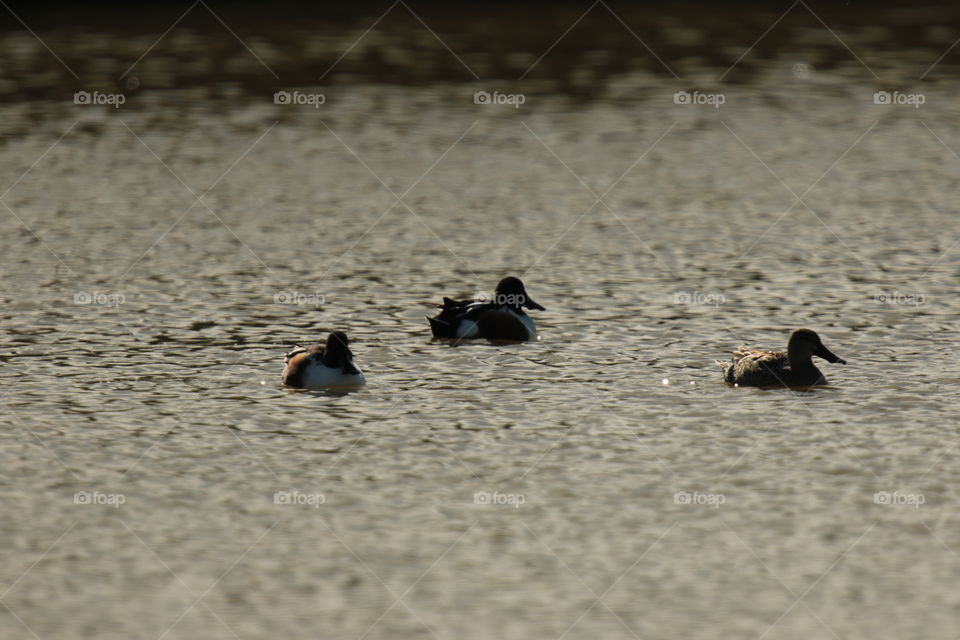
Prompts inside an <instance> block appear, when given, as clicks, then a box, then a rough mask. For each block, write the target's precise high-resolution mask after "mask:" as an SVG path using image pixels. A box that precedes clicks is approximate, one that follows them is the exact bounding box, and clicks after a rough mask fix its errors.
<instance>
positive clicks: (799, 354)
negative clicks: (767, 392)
mask: <svg viewBox="0 0 960 640" xmlns="http://www.w3.org/2000/svg"><path fill="white" fill-rule="evenodd" d="M812 356H817V357H818V358H823V359H824V360H826V361H827V362H839V363H840V364H847V361H846V360H843V359H841V358H839V357H837V356H836V355H834V354H833V352H831V351H830V350H829V349H827V348H826V347H825V346H823V342H822V341H821V340H820V336H818V335H817V334H816V332H815V331H811V330H810V329H797V330H796V331H794V332H793V333H792V334H790V341H789V342H788V343H787V351H786V353H784V352H782V351H759V350H753V349H746V348H744V347H740V348H739V349H737V350H736V351H735V352H734V354H733V359H732V360H731V361H730V362H720V361H719V360H718V361H717V364H719V365H720V367H721V368H722V369H723V379H724V380H725V381H727V382H728V383H730V384H735V385H737V386H740V387H812V386H816V385H825V384H827V379H826V378H825V377H824V375H823V374H822V373H820V370H819V369H817V367H816V366H815V365H814V364H813V360H812V359H811V358H812Z"/></svg>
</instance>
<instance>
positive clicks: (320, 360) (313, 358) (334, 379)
mask: <svg viewBox="0 0 960 640" xmlns="http://www.w3.org/2000/svg"><path fill="white" fill-rule="evenodd" d="M349 344H350V341H349V340H348V339H347V334H345V333H343V332H342V331H335V332H333V333H331V334H330V335H329V336H328V337H327V344H326V345H319V344H317V345H314V346H312V347H294V348H293V350H292V351H291V352H290V353H288V354H287V358H286V366H285V367H284V369H283V384H285V385H287V386H288V387H297V388H301V389H303V388H317V387H340V386H353V387H356V386H361V385H364V384H366V383H367V381H366V380H365V379H364V377H363V372H362V371H360V369H359V368H358V367H357V365H355V364H354V363H353V353H352V352H351V351H350V347H349V346H348V345H349Z"/></svg>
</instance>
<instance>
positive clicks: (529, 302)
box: [523, 296, 546, 311]
mask: <svg viewBox="0 0 960 640" xmlns="http://www.w3.org/2000/svg"><path fill="white" fill-rule="evenodd" d="M523 306H525V307H526V308H527V309H537V310H538V311H546V308H544V306H543V305H541V304H538V303H536V302H534V301H533V299H532V298H531V297H530V296H527V297H526V299H525V300H524V302H523Z"/></svg>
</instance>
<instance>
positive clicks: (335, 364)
mask: <svg viewBox="0 0 960 640" xmlns="http://www.w3.org/2000/svg"><path fill="white" fill-rule="evenodd" d="M349 344H350V340H349V339H348V338H347V334H346V333H344V332H343V331H334V332H333V333H331V334H330V335H329V336H328V337H327V345H326V347H325V348H324V350H323V364H324V365H325V366H327V367H330V368H334V369H340V370H341V371H343V372H344V373H356V372H357V368H356V367H355V366H354V364H353V352H352V351H350V347H349V346H348V345H349Z"/></svg>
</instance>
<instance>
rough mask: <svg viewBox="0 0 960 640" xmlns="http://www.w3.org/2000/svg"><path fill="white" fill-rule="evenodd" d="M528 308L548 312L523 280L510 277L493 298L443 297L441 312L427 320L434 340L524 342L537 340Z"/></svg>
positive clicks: (535, 327) (535, 326)
mask: <svg viewBox="0 0 960 640" xmlns="http://www.w3.org/2000/svg"><path fill="white" fill-rule="evenodd" d="M524 308H527V309H536V310H539V311H546V308H545V307H544V306H543V305H541V304H539V303H537V302H535V301H534V300H533V298H531V297H530V296H529V295H527V290H526V287H524V285H523V282H522V281H521V280H520V278H515V277H513V276H509V277H506V278H504V279H503V280H501V281H500V282H499V283H497V288H496V291H495V293H494V295H493V298H492V299H489V300H488V299H486V298H484V297H480V298H479V299H477V300H454V299H452V298H447V297H444V298H443V305H441V311H440V313H439V314H437V315H436V316H434V317H433V318H427V320H428V321H429V322H430V329H431V330H432V331H433V337H434V338H447V339H460V340H462V339H469V338H485V339H487V340H503V341H510V342H514V341H516V342H523V341H526V340H535V339H536V338H537V325H536V323H534V321H533V318H531V317H530V316H528V315H527V314H526V313H525V312H524Z"/></svg>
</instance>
